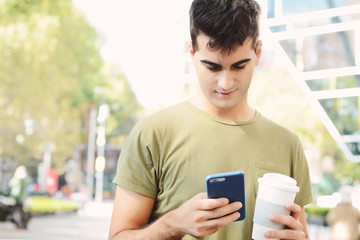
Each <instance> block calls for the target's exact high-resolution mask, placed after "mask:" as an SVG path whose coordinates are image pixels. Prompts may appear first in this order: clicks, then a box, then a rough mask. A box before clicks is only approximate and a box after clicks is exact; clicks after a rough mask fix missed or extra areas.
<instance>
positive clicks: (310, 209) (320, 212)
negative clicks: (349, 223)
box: [305, 205, 331, 217]
mask: <svg viewBox="0 0 360 240" xmlns="http://www.w3.org/2000/svg"><path fill="white" fill-rule="evenodd" d="M330 210H331V208H323V207H318V206H316V205H309V206H306V207H305V212H306V213H307V214H308V215H311V216H321V217H326V215H327V214H328V213H329V211H330Z"/></svg>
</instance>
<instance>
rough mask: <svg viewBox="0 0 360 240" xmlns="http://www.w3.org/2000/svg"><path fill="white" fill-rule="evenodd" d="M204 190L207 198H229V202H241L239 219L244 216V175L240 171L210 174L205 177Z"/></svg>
mask: <svg viewBox="0 0 360 240" xmlns="http://www.w3.org/2000/svg"><path fill="white" fill-rule="evenodd" d="M206 192H207V196H208V198H221V197H225V198H227V199H229V202H230V203H232V202H237V201H238V202H241V203H242V205H243V206H242V208H240V209H239V210H238V212H239V213H240V217H239V218H238V219H237V220H235V221H241V220H243V219H245V217H246V207H245V175H244V173H243V172H242V171H235V172H226V173H218V174H212V175H209V176H207V177H206Z"/></svg>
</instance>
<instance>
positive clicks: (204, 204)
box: [193, 193, 229, 211]
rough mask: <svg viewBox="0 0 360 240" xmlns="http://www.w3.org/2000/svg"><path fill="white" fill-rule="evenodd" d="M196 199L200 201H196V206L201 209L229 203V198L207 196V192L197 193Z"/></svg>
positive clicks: (209, 208)
mask: <svg viewBox="0 0 360 240" xmlns="http://www.w3.org/2000/svg"><path fill="white" fill-rule="evenodd" d="M194 199H199V200H200V201H194V205H193V206H194V207H195V208H196V209H199V210H206V211H208V210H212V209H215V208H219V207H222V206H225V205H227V204H228V203H229V200H228V199H227V198H211V199H210V198H207V194H206V193H199V194H197V195H195V197H194Z"/></svg>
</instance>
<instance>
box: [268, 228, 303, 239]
mask: <svg viewBox="0 0 360 240" xmlns="http://www.w3.org/2000/svg"><path fill="white" fill-rule="evenodd" d="M264 236H265V237H266V238H277V239H305V237H306V236H305V233H304V232H303V231H293V230H288V229H284V230H277V231H269V232H266V233H265V234H264Z"/></svg>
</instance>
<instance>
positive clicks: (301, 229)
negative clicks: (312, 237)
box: [265, 203, 308, 239]
mask: <svg viewBox="0 0 360 240" xmlns="http://www.w3.org/2000/svg"><path fill="white" fill-rule="evenodd" d="M286 208H287V209H288V210H290V212H291V214H290V215H289V216H287V215H270V216H269V219H270V221H272V222H276V223H280V224H283V225H285V226H286V228H285V229H282V230H277V231H268V232H266V233H265V237H266V238H270V239H271V238H278V239H308V234H307V230H306V216H305V210H304V208H303V207H300V206H299V205H297V204H295V203H288V204H286Z"/></svg>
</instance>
